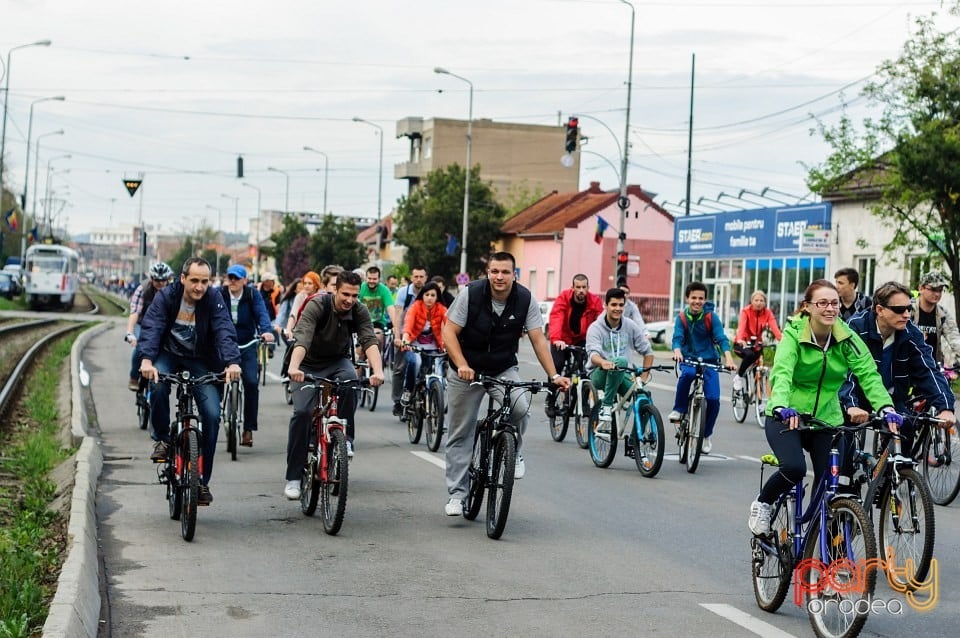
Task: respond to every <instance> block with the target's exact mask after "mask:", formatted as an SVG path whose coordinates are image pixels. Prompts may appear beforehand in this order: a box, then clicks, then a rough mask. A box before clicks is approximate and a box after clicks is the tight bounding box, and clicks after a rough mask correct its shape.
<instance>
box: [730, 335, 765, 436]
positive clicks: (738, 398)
mask: <svg viewBox="0 0 960 638" xmlns="http://www.w3.org/2000/svg"><path fill="white" fill-rule="evenodd" d="M746 347H747V348H752V349H755V350H760V357H759V358H758V359H757V360H756V361H754V362H753V364H751V366H750V367H749V368H747V375H746V376H745V377H744V379H743V381H744V383H743V388H741V389H740V390H737V389H736V388H734V390H733V394H732V396H731V400H730V404H731V405H732V406H733V418H735V419H736V420H737V423H743V422H744V421H746V420H747V412H749V411H750V406H751V405H753V408H754V413H755V414H756V417H757V425H759V426H760V427H761V428H762V427H764V425H765V424H766V420H767V416H766V414H764V412H765V411H766V409H767V399H769V398H770V367H769V366H767V365H764V361H763V349H764V348H772V349H776V347H777V346H776V344H771V345H769V346H764V345H762V344H760V343H758V342H757V338H756V337H750V341H749V342H748V343H747V346H746Z"/></svg>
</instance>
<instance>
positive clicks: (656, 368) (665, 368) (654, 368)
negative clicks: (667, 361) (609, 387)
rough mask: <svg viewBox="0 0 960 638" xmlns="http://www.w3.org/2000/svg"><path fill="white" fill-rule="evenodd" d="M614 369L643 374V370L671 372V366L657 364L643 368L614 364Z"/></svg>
mask: <svg viewBox="0 0 960 638" xmlns="http://www.w3.org/2000/svg"><path fill="white" fill-rule="evenodd" d="M613 369H614V370H619V371H620V372H632V373H633V374H643V373H644V372H653V371H657V372H673V366H670V365H664V364H658V365H655V366H650V367H649V368H644V367H643V366H639V367H636V368H634V367H632V366H615V367H614V368H613Z"/></svg>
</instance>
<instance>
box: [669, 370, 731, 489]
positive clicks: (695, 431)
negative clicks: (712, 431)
mask: <svg viewBox="0 0 960 638" xmlns="http://www.w3.org/2000/svg"><path fill="white" fill-rule="evenodd" d="M680 366H689V367H692V368H694V371H695V375H694V377H693V382H692V383H691V384H690V391H689V393H688V394H687V411H686V412H685V413H684V414H683V416H682V418H681V419H680V423H678V424H677V445H678V446H679V448H680V455H679V460H680V462H681V463H685V464H686V466H687V472H689V473H690V474H693V473H694V472H696V471H697V466H698V465H699V464H700V452H701V446H702V445H703V435H704V432H705V431H706V427H707V398H706V396H705V395H704V390H703V384H704V371H705V370H706V369H707V368H713V369H714V370H716V371H717V372H730V370H728V369H727V368H726V366H724V365H722V364H719V363H707V362H705V361H704V360H703V359H684V360H683V361H680V362H679V363H678V364H677V370H678V371H679V368H680Z"/></svg>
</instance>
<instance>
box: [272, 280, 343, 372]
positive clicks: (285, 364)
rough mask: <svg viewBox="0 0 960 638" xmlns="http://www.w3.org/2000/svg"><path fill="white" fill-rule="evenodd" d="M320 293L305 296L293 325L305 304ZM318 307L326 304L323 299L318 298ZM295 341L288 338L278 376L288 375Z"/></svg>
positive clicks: (323, 306)
mask: <svg viewBox="0 0 960 638" xmlns="http://www.w3.org/2000/svg"><path fill="white" fill-rule="evenodd" d="M320 294H323V293H322V292H315V293H313V294H312V295H310V296H309V297H307V298H306V299H304V300H303V304H301V305H300V310H299V312H297V319H296V321H295V322H294V325H296V324H297V323H298V322H299V321H300V315H302V314H303V309H304V308H306V307H307V304H308V303H310V300H311V299H313V298H314V297H316V296H317V295H320ZM332 303H333V302H332V301H331V304H332ZM320 307H321V308H326V306H325V305H324V304H323V300H322V299H321V300H320ZM324 322H326V319H324ZM295 342H296V339H291V340H290V343H288V344H287V349H286V350H285V351H284V353H283V361H281V362H280V376H281V377H284V378H286V377H287V376H288V374H287V372H288V371H289V370H290V358H291V357H292V356H293V346H294V343H295ZM306 347H307V348H308V349H309V347H310V346H309V344H308V345H307V346H306Z"/></svg>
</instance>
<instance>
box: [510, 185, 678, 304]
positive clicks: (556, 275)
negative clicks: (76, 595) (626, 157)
mask: <svg viewBox="0 0 960 638" xmlns="http://www.w3.org/2000/svg"><path fill="white" fill-rule="evenodd" d="M619 194H620V193H619V190H615V191H611V192H605V191H602V190H601V189H600V183H599V182H591V183H590V188H588V189H587V190H585V191H581V192H573V193H558V192H557V191H553V192H552V193H550V194H549V195H547V196H545V197H543V198H542V199H540V200H538V201H537V202H534V203H533V204H532V205H531V206H529V207H527V208H525V209H524V210H522V211H520V212H519V213H517V214H516V215H514V216H513V217H511V218H510V219H509V220H507V221H506V222H505V223H504V225H503V228H502V232H503V237H502V239H501V244H502V249H503V250H506V251H508V252H510V253H512V254H513V255H514V256H515V257H516V258H517V267H518V268H519V269H520V278H519V281H520V283H522V284H523V285H525V286H527V287H528V288H530V290H532V291H533V294H534V296H535V297H536V298H537V299H540V300H550V299H553V298H554V297H556V296H557V295H558V294H559V293H560V291H562V290H564V289H565V288H567V287H569V286H570V285H571V282H572V280H573V276H574V275H575V274H577V273H583V274H585V275H586V276H587V277H588V278H589V279H590V290H591V291H592V292H595V293H598V294H601V295H602V294H603V293H604V292H605V291H606V290H607V288H610V287H612V286H613V285H614V275H615V272H616V257H617V232H618V231H619V219H620V209H619V208H618V206H617V199H618V197H619ZM627 196H628V197H629V198H630V205H629V206H628V207H627V213H626V218H625V221H624V233H625V234H626V240H625V241H624V249H625V250H626V252H627V253H629V255H630V261H629V262H628V270H627V283H628V284H629V285H630V293H631V297H632V298H633V299H634V301H637V303H639V304H640V305H641V310H642V311H643V312H644V318H646V319H648V320H650V321H658V320H662V319H666V318H667V314H668V303H669V297H670V260H671V255H672V253H673V216H672V215H671V214H670V213H668V212H666V211H665V210H663V209H662V208H660V207H659V206H657V205H656V204H655V203H654V202H653V200H652V199H651V197H650V195H649V194H648V193H646V192H644V191H643V189H642V188H640V187H639V186H629V187H628V188H627ZM598 216H599V217H601V218H603V220H604V221H606V222H607V223H608V224H609V227H608V228H607V229H606V232H605V233H604V234H603V237H602V239H601V241H600V243H597V242H596V241H595V235H596V231H597V221H598Z"/></svg>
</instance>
